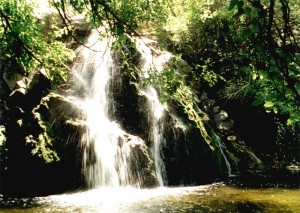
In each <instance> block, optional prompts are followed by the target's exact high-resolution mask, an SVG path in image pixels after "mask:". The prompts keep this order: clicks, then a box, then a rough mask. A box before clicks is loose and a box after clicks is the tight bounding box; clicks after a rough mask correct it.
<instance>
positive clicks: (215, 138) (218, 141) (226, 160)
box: [212, 131, 234, 177]
mask: <svg viewBox="0 0 300 213" xmlns="http://www.w3.org/2000/svg"><path fill="white" fill-rule="evenodd" d="M212 137H213V138H214V140H215V142H216V145H217V146H218V148H219V151H220V153H221V155H222V157H223V159H224V162H225V165H226V168H227V174H228V177H231V176H234V175H233V174H232V169H231V165H230V163H229V161H228V159H227V157H226V155H225V153H224V151H223V149H224V148H225V147H224V145H223V144H222V141H221V138H220V137H219V136H218V135H217V134H216V133H215V132H214V131H212Z"/></svg>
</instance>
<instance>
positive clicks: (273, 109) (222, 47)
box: [158, 0, 300, 124]
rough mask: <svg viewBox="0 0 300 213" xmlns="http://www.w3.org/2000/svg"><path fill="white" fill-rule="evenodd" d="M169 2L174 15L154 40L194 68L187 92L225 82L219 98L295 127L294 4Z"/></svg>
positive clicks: (296, 22)
mask: <svg viewBox="0 0 300 213" xmlns="http://www.w3.org/2000/svg"><path fill="white" fill-rule="evenodd" d="M173 2H174V3H176V4H174V5H175V6H174V11H175V14H174V15H173V14H170V15H169V18H168V20H169V22H168V23H167V24H166V25H165V28H164V29H165V30H164V34H163V35H162V33H161V32H159V34H158V35H159V37H158V38H159V39H161V41H162V42H164V43H165V46H166V47H167V48H169V49H170V50H171V51H175V52H177V53H180V54H182V58H184V59H185V60H187V61H188V63H189V64H193V65H194V69H193V70H192V71H191V72H190V74H189V76H190V81H189V82H190V83H191V84H189V86H192V87H193V85H199V84H201V85H208V86H211V87H212V86H214V85H216V84H218V85H219V88H220V85H224V83H222V82H225V81H226V84H225V87H224V89H223V90H222V93H223V97H224V98H229V99H244V100H246V101H248V102H252V104H253V106H258V107H260V106H263V107H264V108H265V109H266V111H267V112H269V113H274V114H275V115H276V114H278V115H283V116H284V117H285V120H286V121H287V123H288V124H293V123H298V122H299V119H300V118H299V100H300V98H299V69H300V66H299V30H298V29H299V17H298V16H297V15H296V14H297V11H299V4H297V1H289V2H287V1H284V0H283V1H279V2H277V1H270V2H269V1H240V0H232V1H230V2H226V1H188V2H186V1H181V0H177V1H175V0H174V1H173ZM298 3H299V2H298ZM177 20H182V21H180V24H176V21H177ZM197 82H198V83H197ZM221 87H223V86H221Z"/></svg>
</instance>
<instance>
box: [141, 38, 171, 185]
mask: <svg viewBox="0 0 300 213" xmlns="http://www.w3.org/2000/svg"><path fill="white" fill-rule="evenodd" d="M150 42H153V41H152V40H150V39H141V40H140V39H137V42H136V44H137V49H138V50H139V51H140V53H141V54H142V57H143V59H144V64H143V66H142V68H141V72H142V73H141V74H140V75H141V77H142V78H143V77H144V78H145V77H148V74H149V73H148V72H150V71H151V70H155V71H156V72H160V71H162V70H163V65H164V64H165V63H166V62H167V61H168V60H169V59H170V56H171V55H170V54H169V53H164V54H160V55H158V57H155V55H154V54H153V51H152V49H151V48H149V47H148V46H147V45H146V43H150ZM141 94H142V95H144V96H145V97H146V98H147V105H148V108H149V114H148V120H149V122H150V126H151V130H152V131H151V133H150V137H151V141H152V143H153V145H152V153H153V158H154V164H155V172H156V176H157V179H158V183H159V186H164V185H166V184H167V173H166V168H165V164H164V161H163V157H164V156H163V153H162V147H163V146H164V145H165V142H166V141H165V138H164V131H165V130H164V124H165V121H164V114H165V112H166V106H164V105H162V104H161V103H160V100H159V96H158V94H157V91H156V89H155V88H154V87H153V86H149V87H147V88H145V89H144V90H142V91H141Z"/></svg>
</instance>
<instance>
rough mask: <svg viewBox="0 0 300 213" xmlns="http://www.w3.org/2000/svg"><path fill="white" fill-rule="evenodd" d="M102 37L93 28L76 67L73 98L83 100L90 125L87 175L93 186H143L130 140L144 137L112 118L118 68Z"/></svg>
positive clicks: (86, 137) (85, 153)
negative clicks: (113, 81) (113, 75)
mask: <svg viewBox="0 0 300 213" xmlns="http://www.w3.org/2000/svg"><path fill="white" fill-rule="evenodd" d="M98 38H99V35H98V32H97V30H93V31H92V33H91V35H90V36H89V38H88V40H87V43H86V44H85V46H82V47H81V48H80V49H79V50H78V57H77V59H76V61H75V63H74V65H73V68H72V73H73V74H74V77H75V78H74V79H73V81H74V83H73V89H74V97H73V98H74V99H76V100H77V101H78V102H80V103H79V105H80V106H81V108H82V109H83V112H84V117H85V121H84V122H85V126H86V131H85V133H84V134H83V135H82V141H81V146H82V149H83V160H82V162H83V166H82V167H83V175H84V177H85V180H86V184H87V186H88V187H89V188H96V187H103V186H104V187H119V186H125V185H129V184H133V185H139V180H138V177H140V176H141V175H136V176H135V177H133V175H132V172H131V168H130V160H132V158H133V156H132V155H131V152H132V150H131V149H132V148H131V146H130V143H128V140H136V141H135V142H136V143H135V144H134V146H136V144H137V142H139V143H140V140H139V139H138V138H137V137H134V136H130V135H129V134H126V133H125V132H124V130H122V129H121V128H120V126H119V125H118V124H117V123H116V122H115V121H112V120H110V117H112V116H110V115H109V108H110V107H111V104H112V103H113V101H112V94H111V91H110V86H111V85H110V82H111V73H112V70H113V69H115V68H114V64H113V61H112V57H111V53H110V42H109V41H108V40H107V39H104V40H102V41H100V40H98ZM87 47H89V48H87ZM137 176H138V177H137ZM133 179H134V180H133Z"/></svg>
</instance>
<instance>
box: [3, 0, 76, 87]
mask: <svg viewBox="0 0 300 213" xmlns="http://www.w3.org/2000/svg"><path fill="white" fill-rule="evenodd" d="M34 8H35V4H34V1H30V0H21V1H18V0H13V1H10V0H3V1H1V3H0V15H1V16H0V18H1V22H0V37H1V42H0V49H1V55H0V60H1V66H2V73H3V72H6V73H7V74H10V75H13V74H14V73H21V74H24V75H25V76H27V75H28V74H29V73H30V72H31V71H32V70H34V69H40V68H45V69H46V71H47V72H48V74H49V75H50V77H51V79H52V80H53V82H54V83H62V82H64V81H65V80H66V75H65V72H66V64H67V63H68V62H69V61H70V60H71V59H72V58H73V57H74V53H72V51H71V50H70V49H68V48H67V47H66V45H65V44H64V43H63V42H62V41H59V40H58V39H59V38H60V37H61V36H62V35H58V33H57V31H58V29H54V28H53V25H54V24H56V23H53V22H52V23H46V22H44V21H43V20H41V19H39V18H38V17H37V16H36V14H34V11H35V10H34ZM48 24H49V25H48ZM45 29H49V31H47V32H46V33H45V34H44V33H43V32H45V31H44V30H45ZM50 30H53V31H50Z"/></svg>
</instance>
